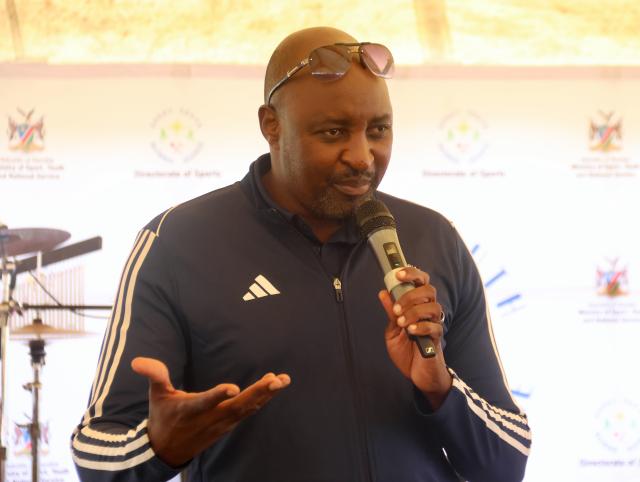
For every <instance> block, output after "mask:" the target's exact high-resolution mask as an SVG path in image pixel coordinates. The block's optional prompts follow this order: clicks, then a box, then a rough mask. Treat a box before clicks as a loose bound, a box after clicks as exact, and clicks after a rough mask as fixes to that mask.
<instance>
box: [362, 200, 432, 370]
mask: <svg viewBox="0 0 640 482" xmlns="http://www.w3.org/2000/svg"><path fill="white" fill-rule="evenodd" d="M356 220H357V223H358V226H359V227H360V232H361V233H362V235H363V236H364V237H366V238H367V240H368V242H369V246H370V247H371V249H372V250H373V252H374V254H375V256H376V258H377V260H378V264H379V265H380V269H382V272H383V273H384V284H385V286H386V287H387V290H388V291H389V293H390V294H391V298H392V299H393V301H394V302H397V301H398V300H400V298H401V297H402V296H403V295H404V294H406V293H410V292H411V291H412V290H414V289H415V288H416V286H422V285H428V282H429V279H428V275H427V274H426V273H423V274H424V275H425V276H426V278H425V277H424V276H423V277H420V276H419V277H417V278H413V279H410V277H409V276H408V275H407V270H406V268H407V267H408V265H407V262H406V260H405V258H404V254H403V253H402V248H401V247H400V241H399V240H398V235H397V233H396V222H395V219H394V218H393V216H392V215H391V213H390V212H389V209H388V208H387V206H385V205H384V203H382V202H381V201H378V200H375V199H370V200H368V201H365V202H364V203H363V204H361V205H360V206H359V207H358V209H357V210H356ZM430 288H431V290H430V291H431V293H429V296H424V295H423V297H422V298H420V299H418V300H415V301H416V304H418V303H420V302H422V303H424V302H427V303H435V300H436V296H435V288H433V287H430ZM439 306H440V305H438V307H439ZM393 311H394V314H395V315H397V316H399V318H398V324H399V325H400V326H402V327H407V326H408V327H411V329H410V330H409V331H410V332H413V333H410V337H411V338H412V339H413V340H415V342H416V344H417V346H418V348H419V349H420V354H421V355H422V356H423V357H424V358H431V357H433V356H435V355H436V349H435V346H434V344H433V340H431V338H429V337H428V336H420V335H418V334H417V333H415V332H416V331H418V330H417V325H416V324H415V322H414V323H409V322H408V321H407V320H408V317H407V316H406V315H405V314H403V312H404V310H402V306H401V305H400V304H399V303H396V304H395V305H394V309H393ZM435 316H437V318H436V319H435V320H438V321H439V322H440V323H442V322H443V321H444V316H443V312H442V310H441V309H440V310H439V311H438V312H437V314H436V315H435ZM432 318H433V315H429V317H428V318H427V320H428V321H435V320H432ZM419 320H420V319H418V320H415V321H419Z"/></svg>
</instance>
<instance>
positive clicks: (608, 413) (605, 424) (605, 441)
mask: <svg viewBox="0 0 640 482" xmlns="http://www.w3.org/2000/svg"><path fill="white" fill-rule="evenodd" d="M596 425H597V430H596V437H597V438H598V440H599V441H600V443H601V444H602V445H603V446H604V447H606V448H608V449H609V450H611V451H612V452H622V451H629V450H634V449H636V448H639V447H640V408H638V405H636V404H635V403H633V402H631V401H629V400H610V401H608V402H606V403H605V404H604V405H602V406H601V407H600V409H599V410H598V413H597V414H596Z"/></svg>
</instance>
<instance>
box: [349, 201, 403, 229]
mask: <svg viewBox="0 0 640 482" xmlns="http://www.w3.org/2000/svg"><path fill="white" fill-rule="evenodd" d="M356 222H357V223H358V227H359V228H360V233H361V234H362V236H364V237H365V238H368V237H369V236H370V235H372V234H373V233H374V232H375V231H378V230H379V229H396V221H395V219H393V216H392V215H391V212H389V208H387V206H385V204H384V203H383V202H382V201H378V200H377V199H369V200H368V201H365V202H363V203H362V204H361V205H360V206H358V208H357V209H356Z"/></svg>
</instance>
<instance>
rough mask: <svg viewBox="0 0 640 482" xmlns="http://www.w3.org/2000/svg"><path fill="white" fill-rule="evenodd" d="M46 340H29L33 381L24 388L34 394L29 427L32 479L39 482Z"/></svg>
mask: <svg viewBox="0 0 640 482" xmlns="http://www.w3.org/2000/svg"><path fill="white" fill-rule="evenodd" d="M44 345H45V341H44V340H43V339H41V338H39V339H35V340H30V341H29V353H30V355H31V366H32V367H33V381H32V382H29V383H25V384H24V385H23V388H24V389H25V390H27V391H29V392H31V394H32V396H33V411H32V413H31V423H29V424H27V426H28V427H29V435H30V437H31V481H32V482H38V481H39V480H40V463H39V460H40V453H39V452H40V451H39V445H40V389H41V388H42V384H41V383H40V370H41V369H42V367H43V365H44V357H45V351H44Z"/></svg>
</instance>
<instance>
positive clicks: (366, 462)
mask: <svg viewBox="0 0 640 482" xmlns="http://www.w3.org/2000/svg"><path fill="white" fill-rule="evenodd" d="M278 214H280V216H281V217H282V218H283V219H284V216H282V214H281V213H280V212H279V211H278ZM287 225H289V227H290V228H291V229H293V230H294V231H295V233H296V234H297V235H298V236H300V237H301V238H302V239H303V240H304V241H305V244H306V245H307V246H309V245H310V243H309V240H308V239H307V238H306V237H305V236H304V235H303V234H302V233H301V232H300V231H298V230H297V229H296V228H295V227H293V226H291V225H290V224H289V223H288V222H287ZM359 245H360V243H358V244H356V245H355V246H354V247H353V249H352V250H351V252H350V253H349V256H348V257H347V261H346V262H345V264H344V267H343V269H342V273H340V276H342V277H343V278H344V274H345V273H346V272H347V268H348V267H349V262H350V261H351V258H352V257H353V254H354V253H355V252H356V250H357V249H358V246H359ZM310 251H311V252H312V253H313V256H314V258H315V259H316V261H317V262H318V264H319V265H320V269H321V270H322V272H323V273H325V274H326V275H327V277H328V278H329V279H330V280H331V282H332V285H333V290H334V292H335V296H336V302H337V303H338V304H339V306H340V314H341V315H342V316H341V318H342V326H341V328H342V332H343V343H344V351H345V353H346V358H347V365H348V367H347V368H348V371H349V378H350V379H351V382H352V386H353V389H354V392H355V393H354V404H355V410H356V413H357V414H363V413H364V410H363V409H362V405H363V401H362V390H360V384H359V383H358V378H357V377H356V364H355V362H354V360H353V355H352V353H351V336H350V334H349V326H348V324H347V316H346V313H345V311H344V292H343V289H342V281H341V280H340V278H339V277H337V276H335V277H333V279H332V278H331V276H330V275H329V274H328V273H327V272H326V271H325V269H324V266H323V265H322V262H321V261H320V260H319V259H318V255H317V254H316V253H315V251H314V250H313V249H312V248H311V247H310ZM355 423H356V430H357V432H358V433H357V438H358V439H359V442H360V447H362V448H363V449H364V453H362V454H358V455H359V456H360V457H359V458H360V463H361V466H362V467H361V468H362V471H363V475H364V479H365V481H367V482H373V474H372V473H371V455H370V449H369V442H368V438H367V431H366V426H365V425H366V424H365V423H364V422H363V421H362V419H361V418H360V417H356V422H355Z"/></svg>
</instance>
